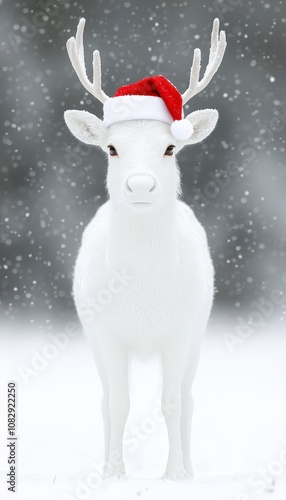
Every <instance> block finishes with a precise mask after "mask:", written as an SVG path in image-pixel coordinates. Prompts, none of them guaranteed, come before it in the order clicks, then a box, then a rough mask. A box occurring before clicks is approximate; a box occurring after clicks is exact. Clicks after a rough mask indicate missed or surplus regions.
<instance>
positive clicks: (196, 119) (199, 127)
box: [184, 109, 218, 145]
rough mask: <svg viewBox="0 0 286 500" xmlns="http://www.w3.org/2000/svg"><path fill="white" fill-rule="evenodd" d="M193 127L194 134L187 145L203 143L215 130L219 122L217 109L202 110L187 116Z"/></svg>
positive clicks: (186, 142) (187, 141)
mask: <svg viewBox="0 0 286 500" xmlns="http://www.w3.org/2000/svg"><path fill="white" fill-rule="evenodd" d="M186 120H188V121H189V122H190V123H191V124H192V126H193V129H194V130H193V133H192V135H191V137H190V138H189V139H187V140H186V141H184V142H185V145H187V144H196V143H197V142H201V141H203V140H204V139H205V138H206V137H207V136H208V135H209V134H210V133H211V132H212V131H213V129H214V128H215V126H216V123H217V120H218V112H217V110H216V109H200V110H198V111H194V112H193V113H191V114H189V115H188V116H186Z"/></svg>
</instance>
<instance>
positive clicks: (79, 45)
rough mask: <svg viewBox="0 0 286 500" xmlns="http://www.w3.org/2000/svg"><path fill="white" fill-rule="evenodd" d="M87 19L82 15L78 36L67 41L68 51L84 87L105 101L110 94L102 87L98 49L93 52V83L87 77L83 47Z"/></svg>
mask: <svg viewBox="0 0 286 500" xmlns="http://www.w3.org/2000/svg"><path fill="white" fill-rule="evenodd" d="M84 25H85V19H84V18H83V17H82V18H81V20H80V21H79V23H78V27H77V32H76V37H74V36H72V37H71V38H69V39H68V41H67V51H68V55H69V58H70V61H71V63H72V66H73V68H74V70H75V72H76V74H77V76H78V77H79V80H80V82H81V83H82V85H83V86H84V88H85V89H86V90H87V91H88V92H90V94H92V95H93V96H94V97H96V98H97V99H98V100H99V101H100V102H102V103H104V102H105V101H107V100H108V99H109V97H108V95H106V94H105V92H103V90H102V88H101V61H100V54H99V52H98V50H95V51H94V52H93V82H92V83H91V82H90V81H89V79H88V77H87V74H86V69H85V63H84V48H83V30H84Z"/></svg>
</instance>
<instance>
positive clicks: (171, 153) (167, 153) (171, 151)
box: [164, 144, 176, 156]
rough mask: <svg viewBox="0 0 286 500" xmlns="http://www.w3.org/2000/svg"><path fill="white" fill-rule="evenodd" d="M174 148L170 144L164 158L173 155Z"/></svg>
mask: <svg viewBox="0 0 286 500" xmlns="http://www.w3.org/2000/svg"><path fill="white" fill-rule="evenodd" d="M175 147H176V146H174V144H170V146H168V147H167V149H166V151H165V154H164V156H172V155H173V153H174V148H175Z"/></svg>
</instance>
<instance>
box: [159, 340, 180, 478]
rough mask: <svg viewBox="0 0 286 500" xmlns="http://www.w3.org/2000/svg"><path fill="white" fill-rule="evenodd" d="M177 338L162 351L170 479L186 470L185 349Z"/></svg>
mask: <svg viewBox="0 0 286 500" xmlns="http://www.w3.org/2000/svg"><path fill="white" fill-rule="evenodd" d="M175 340H176V339H174V342H171V343H170V342H169V343H168V347H167V348H164V349H163V350H162V351H161V356H162V372H163V390H162V411H163V415H164V417H165V421H166V426H167V432H168V438H169V456H168V461H167V467H166V473H165V477H166V478H168V479H183V478H184V477H185V470H184V465H183V452H182V444H181V432H180V423H181V383H182V355H183V354H182V353H183V350H182V348H181V347H182V346H179V345H178V342H177V343H176V342H175ZM177 340H178V339H177Z"/></svg>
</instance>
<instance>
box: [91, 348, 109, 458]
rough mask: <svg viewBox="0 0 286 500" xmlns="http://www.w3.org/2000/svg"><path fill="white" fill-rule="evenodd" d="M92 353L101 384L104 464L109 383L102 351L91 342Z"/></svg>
mask: <svg viewBox="0 0 286 500" xmlns="http://www.w3.org/2000/svg"><path fill="white" fill-rule="evenodd" d="M92 352H93V356H94V360H95V364H96V368H97V372H98V375H99V378H100V380H101V384H102V390H103V395H102V401H101V409H102V417H103V429H104V431H103V432H104V463H107V461H108V458H109V447H110V416H109V382H108V377H107V373H106V367H105V366H104V361H103V356H102V350H101V346H100V344H99V342H96V343H95V342H94V339H93V342H92Z"/></svg>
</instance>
